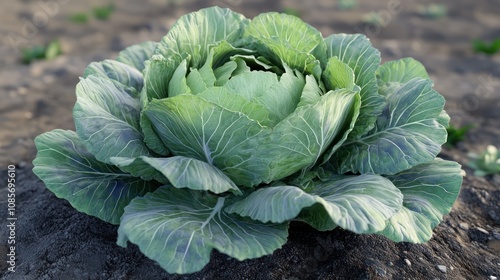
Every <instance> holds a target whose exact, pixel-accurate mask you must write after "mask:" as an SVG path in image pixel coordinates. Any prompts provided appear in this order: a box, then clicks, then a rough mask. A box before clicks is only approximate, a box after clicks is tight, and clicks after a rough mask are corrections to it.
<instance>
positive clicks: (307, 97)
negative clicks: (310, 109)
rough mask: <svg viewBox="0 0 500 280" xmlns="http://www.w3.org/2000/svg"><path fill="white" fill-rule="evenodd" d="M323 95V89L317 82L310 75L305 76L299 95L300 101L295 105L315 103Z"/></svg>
mask: <svg viewBox="0 0 500 280" xmlns="http://www.w3.org/2000/svg"><path fill="white" fill-rule="evenodd" d="M321 95H323V91H322V90H321V88H320V87H319V85H318V82H317V81H316V79H315V78H314V77H313V76H312V75H307V76H306V84H305V86H304V89H303V91H302V95H301V96H300V102H299V104H298V105H297V107H301V106H306V105H311V104H315V103H317V102H318V100H319V99H320V98H321Z"/></svg>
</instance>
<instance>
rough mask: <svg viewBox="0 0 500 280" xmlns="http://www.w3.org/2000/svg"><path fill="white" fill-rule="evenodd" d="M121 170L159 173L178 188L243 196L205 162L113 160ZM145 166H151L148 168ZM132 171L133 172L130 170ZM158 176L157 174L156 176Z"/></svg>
mask: <svg viewBox="0 0 500 280" xmlns="http://www.w3.org/2000/svg"><path fill="white" fill-rule="evenodd" d="M113 162H114V163H116V165H118V166H119V167H120V168H122V169H124V167H125V169H124V170H127V169H129V170H127V171H130V172H131V173H132V174H134V176H135V173H134V171H139V172H143V173H145V172H147V173H152V170H151V169H153V170H154V171H157V172H159V173H160V174H162V175H163V176H164V177H165V178H168V182H170V184H172V185H173V186H174V187H176V188H188V189H192V190H199V191H211V192H213V193H216V194H219V193H223V192H227V191H231V192H233V193H237V194H241V191H240V190H239V189H238V187H237V186H236V185H235V184H234V183H233V182H232V181H231V180H230V179H229V178H228V177H227V176H226V175H224V173H222V171H220V170H219V169H217V168H216V167H214V166H213V165H210V164H208V163H206V162H204V161H200V160H197V159H193V158H187V157H181V156H174V157H168V158H153V157H138V158H136V159H134V160H133V161H130V160H126V159H125V160H124V159H123V158H113ZM143 164H147V165H149V167H150V168H147V167H146V166H144V165H143ZM130 169H131V170H130ZM156 175H157V174H155V176H156Z"/></svg>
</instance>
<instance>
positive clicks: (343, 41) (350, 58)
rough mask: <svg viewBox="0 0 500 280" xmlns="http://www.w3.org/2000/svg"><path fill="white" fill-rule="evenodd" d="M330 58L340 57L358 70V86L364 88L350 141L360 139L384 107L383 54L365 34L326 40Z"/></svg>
mask: <svg viewBox="0 0 500 280" xmlns="http://www.w3.org/2000/svg"><path fill="white" fill-rule="evenodd" d="M325 42H326V45H327V56H328V57H334V56H336V57H338V59H339V60H340V61H342V62H344V63H345V64H347V65H348V66H349V67H350V68H351V69H353V71H354V75H355V83H356V85H358V86H359V87H361V109H360V115H359V117H358V120H357V122H356V125H355V126H354V129H353V131H352V132H351V133H350V134H349V138H348V139H356V138H359V137H361V136H362V135H363V134H365V133H366V132H368V131H369V130H370V129H372V128H373V126H374V123H375V120H376V119H377V116H378V115H380V113H382V109H383V108H384V103H385V102H384V98H383V97H382V96H380V95H379V94H378V87H377V80H376V78H375V71H376V70H377V68H378V67H379V64H380V52H379V51H378V50H377V49H375V48H374V47H372V45H371V43H370V40H368V38H366V37H365V36H364V35H361V34H355V35H348V34H334V35H331V36H329V37H327V38H326V39H325Z"/></svg>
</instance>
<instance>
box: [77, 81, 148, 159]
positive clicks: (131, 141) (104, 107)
mask: <svg viewBox="0 0 500 280" xmlns="http://www.w3.org/2000/svg"><path fill="white" fill-rule="evenodd" d="M76 95H77V101H76V104H75V107H74V109H73V117H74V119H75V126H76V131H77V132H78V136H79V137H80V139H81V140H82V143H83V144H84V145H85V147H86V148H87V149H88V150H89V151H90V152H91V153H93V154H94V155H95V157H96V158H97V159H98V160H100V161H102V162H106V163H110V161H109V158H110V157H137V156H141V155H149V154H150V153H149V150H148V148H147V147H146V145H145V144H144V142H143V136H142V132H141V129H140V126H139V117H140V104H139V100H137V99H135V98H132V97H131V96H130V95H128V94H127V92H126V90H125V86H124V85H121V86H120V84H117V83H113V82H111V81H110V80H108V79H104V78H101V77H99V76H95V75H91V76H89V77H87V78H85V79H82V80H81V81H80V83H78V85H77V87H76Z"/></svg>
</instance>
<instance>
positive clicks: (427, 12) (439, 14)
mask: <svg viewBox="0 0 500 280" xmlns="http://www.w3.org/2000/svg"><path fill="white" fill-rule="evenodd" d="M417 11H418V14H419V15H420V16H422V17H425V18H429V19H439V18H443V17H445V16H446V15H447V14H448V8H447V7H446V5H444V4H436V3H431V4H429V5H425V6H419V7H418V9H417Z"/></svg>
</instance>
